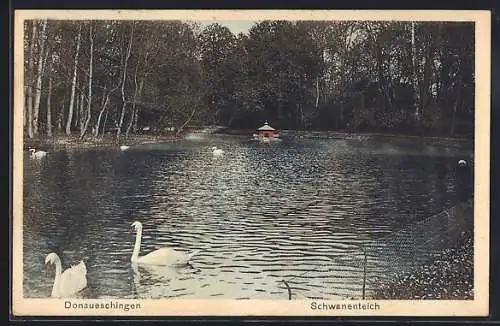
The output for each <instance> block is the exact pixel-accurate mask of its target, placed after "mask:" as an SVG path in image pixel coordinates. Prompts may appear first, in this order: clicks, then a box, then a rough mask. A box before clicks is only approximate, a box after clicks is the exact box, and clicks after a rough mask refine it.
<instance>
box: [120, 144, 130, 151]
mask: <svg viewBox="0 0 500 326" xmlns="http://www.w3.org/2000/svg"><path fill="white" fill-rule="evenodd" d="M129 148H130V146H127V145H121V146H120V150H122V151H126V150H127V149H129Z"/></svg>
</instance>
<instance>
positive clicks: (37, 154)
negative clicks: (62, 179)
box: [30, 148, 47, 159]
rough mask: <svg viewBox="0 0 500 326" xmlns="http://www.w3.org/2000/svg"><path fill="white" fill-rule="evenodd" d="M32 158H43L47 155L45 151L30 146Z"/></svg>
mask: <svg viewBox="0 0 500 326" xmlns="http://www.w3.org/2000/svg"><path fill="white" fill-rule="evenodd" d="M30 153H31V158H32V159H41V158H43V157H45V156H46V155H47V152H45V151H37V150H36V149H34V148H30Z"/></svg>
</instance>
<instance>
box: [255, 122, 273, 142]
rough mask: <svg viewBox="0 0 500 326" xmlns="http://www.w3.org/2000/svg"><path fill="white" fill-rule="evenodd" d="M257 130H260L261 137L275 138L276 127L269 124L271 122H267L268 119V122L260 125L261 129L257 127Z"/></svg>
mask: <svg viewBox="0 0 500 326" xmlns="http://www.w3.org/2000/svg"><path fill="white" fill-rule="evenodd" d="M257 131H258V132H259V137H267V138H273V137H274V132H275V131H276V129H274V128H273V127H271V126H270V125H269V123H267V121H266V123H264V125H263V126H262V127H260V128H259V129H257Z"/></svg>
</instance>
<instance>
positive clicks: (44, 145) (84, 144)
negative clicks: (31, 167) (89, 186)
mask: <svg viewBox="0 0 500 326" xmlns="http://www.w3.org/2000/svg"><path fill="white" fill-rule="evenodd" d="M189 133H202V134H208V135H210V134H212V135H228V136H245V135H248V137H251V136H252V134H253V133H255V131H252V130H242V129H224V130H219V131H216V132H213V133H206V132H204V131H203V129H192V130H188V131H185V132H184V133H182V134H181V135H179V136H177V135H174V134H172V135H161V134H160V135H158V134H132V135H129V137H128V138H125V136H124V135H123V136H122V137H121V140H120V143H118V142H117V140H116V137H115V135H109V134H108V135H104V136H101V137H98V138H94V137H93V136H87V137H86V138H84V139H83V140H80V139H79V135H78V134H72V135H69V136H68V135H66V134H64V133H61V134H54V135H53V136H52V137H48V136H46V135H40V136H35V137H33V138H28V137H27V136H24V140H23V147H24V149H28V148H31V147H32V148H40V149H57V148H60V149H63V148H66V149H67V148H82V149H84V148H103V147H116V146H119V145H125V144H126V145H129V146H130V145H143V144H157V143H164V142H175V141H180V140H183V139H185V135H186V134H189ZM278 134H279V135H280V137H282V138H303V139H355V140H361V141H363V140H367V139H370V138H375V139H377V138H378V139H384V138H385V139H397V140H401V139H414V140H421V141H424V142H441V143H450V144H456V145H458V144H472V145H473V143H474V141H473V139H468V138H460V137H454V138H450V137H443V136H415V135H403V134H387V133H362V132H360V133H348V132H339V131H304V130H279V131H278Z"/></svg>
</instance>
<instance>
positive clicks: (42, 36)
mask: <svg viewBox="0 0 500 326" xmlns="http://www.w3.org/2000/svg"><path fill="white" fill-rule="evenodd" d="M46 28H47V20H44V21H43V23H42V30H41V31H40V35H39V37H38V38H39V40H40V49H39V51H38V69H37V78H36V90H35V106H34V108H33V134H35V135H38V115H39V112H40V98H41V95H42V75H43V64H44V56H45V53H44V51H45V31H46Z"/></svg>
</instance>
